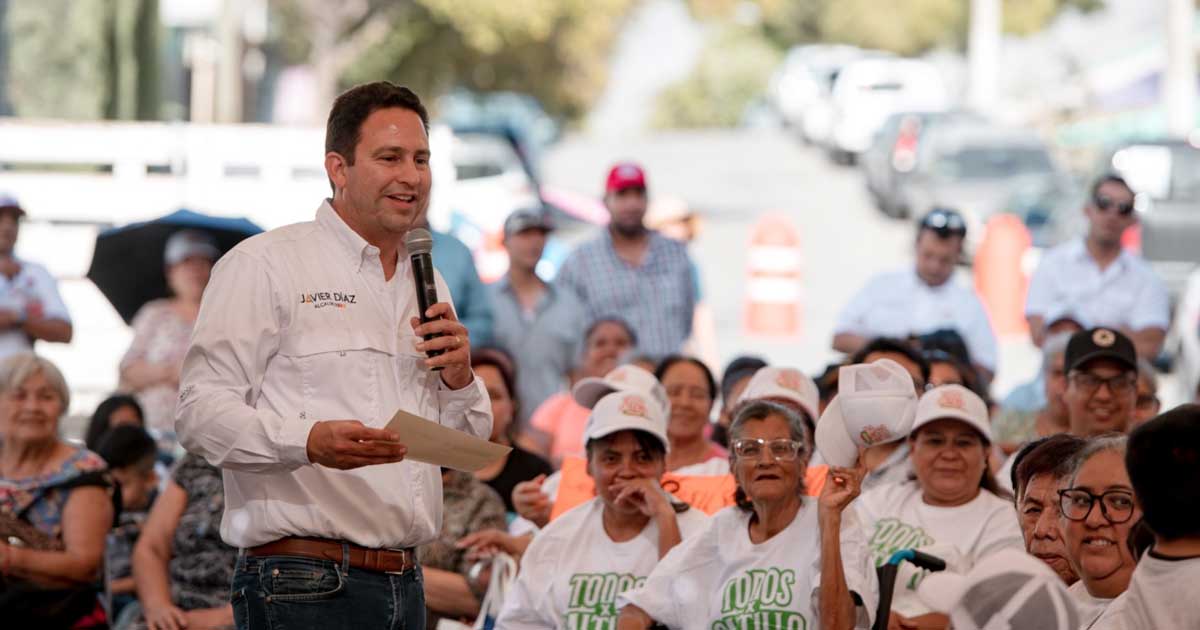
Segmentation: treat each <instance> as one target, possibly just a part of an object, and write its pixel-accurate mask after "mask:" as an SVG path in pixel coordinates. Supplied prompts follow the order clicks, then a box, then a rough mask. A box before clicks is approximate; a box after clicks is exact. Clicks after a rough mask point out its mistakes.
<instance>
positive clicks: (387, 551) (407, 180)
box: [176, 82, 492, 630]
mask: <svg viewBox="0 0 1200 630" xmlns="http://www.w3.org/2000/svg"><path fill="white" fill-rule="evenodd" d="M427 120H428V119H427V116H426V113H425V109H424V107H423V106H422V105H421V101H420V99H419V98H418V97H417V95H416V94H413V93H412V92H411V91H410V90H408V89H407V88H402V87H398V86H395V85H392V84H390V83H387V82H377V83H370V84H366V85H360V86H357V87H355V88H352V89H350V90H348V91H347V92H345V93H344V94H342V95H341V96H339V97H338V99H337V100H336V101H335V102H334V105H333V110H332V111H331V112H330V115H329V122H328V125H327V128H326V139H325V145H326V154H325V170H326V173H327V174H328V176H329V179H330V183H331V184H332V187H333V198H332V199H330V200H326V201H325V202H323V203H322V204H321V206H320V208H319V209H318V210H317V213H316V219H315V220H314V221H311V222H307V223H299V224H295V225H290V226H286V227H283V228H279V229H277V230H272V231H270V232H267V233H265V234H260V235H258V236H255V237H253V238H250V239H247V240H246V241H243V242H242V243H241V244H239V245H238V246H237V247H235V248H234V249H233V250H231V251H230V252H229V253H228V254H226V255H225V257H224V258H222V259H221V261H220V262H219V263H217V265H216V267H215V268H214V269H213V273H212V280H211V281H210V283H209V285H208V289H207V290H206V291H205V294H204V301H203V303H202V305H201V308H200V315H199V318H198V319H197V321H196V329H195V333H194V336H193V339H192V347H191V348H190V349H189V351H188V354H187V358H186V359H185V361H184V367H183V376H182V379H181V390H180V400H179V406H178V410H177V419H176V428H177V432H178V434H179V437H180V441H181V443H182V444H183V445H184V447H185V448H187V449H188V450H189V451H191V452H193V453H196V454H198V455H201V456H203V457H204V458H205V459H206V460H208V461H209V462H210V463H212V464H213V465H215V466H219V467H221V468H222V469H223V474H224V479H225V515H224V517H223V519H222V521H221V536H222V538H223V539H224V540H225V541H226V542H227V543H229V544H230V545H233V546H235V547H239V548H241V550H242V552H241V554H239V558H238V563H237V567H236V572H235V575H234V581H233V588H232V604H233V609H234V617H235V618H236V620H237V624H238V627H239V628H240V629H242V630H246V628H262V627H283V626H289V627H308V628H378V627H390V626H394V625H400V626H402V627H407V628H420V627H424V623H425V622H424V615H425V613H424V610H425V608H424V594H423V592H422V578H421V574H420V567H419V566H417V565H416V560H415V558H414V554H413V548H414V547H416V546H418V545H422V544H424V543H427V542H429V541H431V540H433V539H434V538H435V537H436V534H437V533H438V530H439V529H440V526H441V517H442V514H441V512H442V488H441V475H440V471H439V470H438V468H437V467H436V466H432V465H429V464H423V463H419V462H413V461H405V460H404V456H405V454H406V447H405V446H404V443H403V441H404V436H401V435H396V434H395V433H393V432H391V431H388V430H386V429H385V428H384V427H385V426H386V424H387V422H388V421H389V420H390V418H391V417H392V415H393V413H394V412H395V411H396V410H397V409H403V410H405V411H408V412H410V413H413V414H416V415H418V416H422V417H424V418H428V419H432V420H435V421H438V422H440V423H441V424H444V425H447V426H450V427H453V428H455V429H460V430H464V431H467V432H469V433H471V434H473V435H476V436H479V437H483V438H486V437H487V436H488V435H489V434H490V432H491V422H492V419H491V413H490V410H489V402H488V397H487V395H486V393H485V392H484V388H483V386H482V384H481V382H480V381H479V380H478V379H475V378H474V374H473V373H472V372H471V369H470V344H469V341H468V337H467V331H466V328H465V327H464V326H463V325H462V324H461V323H459V322H458V319H457V317H456V316H455V314H454V311H453V309H452V308H451V306H450V304H449V303H450V301H451V296H450V295H449V292H448V291H447V290H446V285H445V283H444V282H443V281H442V278H441V276H440V275H437V276H436V279H437V288H438V294H439V298H440V299H439V302H438V303H437V304H435V305H434V306H432V307H430V308H429V309H428V311H427V312H426V315H427V316H429V317H430V318H433V319H434V321H431V322H429V323H425V324H420V323H419V319H418V317H417V315H418V307H417V305H416V289H415V287H414V283H413V278H412V271H411V269H410V268H409V267H410V266H411V263H410V262H409V258H408V256H407V252H406V251H405V249H404V244H403V235H404V234H405V232H407V230H408V229H409V228H410V227H412V226H414V225H416V224H417V223H418V222H419V220H420V218H421V216H422V215H423V214H424V213H425V211H426V209H427V208H428V204H429V192H430V185H431V182H430V177H431V175H430V169H429V142H428V136H427V132H426V126H427ZM426 335H440V336H437V337H434V338H432V339H431V340H428V341H425V340H423V338H424V337H425V336H426ZM432 350H442V351H443V353H442V354H440V355H438V356H436V357H433V358H427V352H428V351H432ZM439 368H440V370H439ZM435 370H436V371H435ZM268 620H270V623H268ZM397 620H399V622H398V621H397Z"/></svg>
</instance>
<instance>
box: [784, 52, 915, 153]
mask: <svg viewBox="0 0 1200 630" xmlns="http://www.w3.org/2000/svg"><path fill="white" fill-rule="evenodd" d="M892 57H893V55H892V54H891V53H888V52H884V51H880V50H861V49H857V48H854V49H838V50H837V51H833V52H831V53H830V54H828V55H820V56H817V57H816V58H814V59H812V60H811V61H809V62H808V63H807V65H808V68H809V72H810V73H811V74H812V76H813V77H814V78H815V80H816V84H817V87H818V89H817V94H816V96H815V97H814V98H813V99H812V101H811V102H809V103H808V105H807V106H805V107H804V109H803V111H802V113H801V115H800V120H799V121H797V122H796V123H795V126H796V128H797V129H798V130H799V132H800V138H801V139H802V140H804V141H805V142H807V143H810V144H815V145H817V146H820V147H827V146H828V145H829V141H830V137H831V135H832V133H833V121H834V103H833V86H834V84H835V83H836V82H837V79H838V77H839V76H840V75H841V73H842V70H843V69H845V68H846V66H848V65H849V64H851V63H853V62H855V61H858V60H860V59H891V58H892Z"/></svg>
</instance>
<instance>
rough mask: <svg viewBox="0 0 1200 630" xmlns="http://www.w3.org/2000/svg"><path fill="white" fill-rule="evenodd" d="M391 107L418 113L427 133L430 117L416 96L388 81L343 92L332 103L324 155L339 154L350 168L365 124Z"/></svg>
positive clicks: (326, 125)
mask: <svg viewBox="0 0 1200 630" xmlns="http://www.w3.org/2000/svg"><path fill="white" fill-rule="evenodd" d="M389 107H399V108H401V109H407V110H409V111H411V112H413V113H415V114H416V115H417V116H419V117H420V118H421V124H422V125H423V126H424V127H425V131H426V132H428V131H429V113H428V112H426V111H425V105H423V104H422V103H421V98H420V97H419V96H417V94H416V93H415V92H413V91H412V90H410V89H408V88H406V87H404V86H402V85H396V84H395V83H391V82H389V81H374V82H372V83H363V84H361V85H356V86H354V87H352V88H350V89H349V90H346V91H345V92H342V93H341V94H340V95H338V97H337V98H336V99H335V100H334V101H333V107H332V108H331V109H330V110H329V120H327V121H326V123H325V153H337V154H338V155H340V156H342V159H344V160H346V163H347V164H350V165H353V164H354V149H355V147H357V146H358V141H359V140H360V139H361V138H362V124H363V121H365V120H366V119H367V118H368V117H369V116H370V115H371V114H373V113H374V112H375V111H377V110H380V109H386V108H389Z"/></svg>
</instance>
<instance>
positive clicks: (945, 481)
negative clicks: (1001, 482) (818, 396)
mask: <svg viewBox="0 0 1200 630" xmlns="http://www.w3.org/2000/svg"><path fill="white" fill-rule="evenodd" d="M822 422H824V420H822ZM908 446H909V448H910V449H911V455H910V457H911V460H912V465H913V471H914V473H915V479H913V480H911V481H908V482H902V483H895V484H887V485H883V486H880V487H876V488H874V489H872V490H869V491H867V492H865V493H864V494H863V495H862V497H861V498H860V499H859V500H858V501H857V502H856V503H855V509H856V511H857V513H858V517H859V520H860V521H861V522H862V525H863V527H864V528H865V530H864V534H865V537H866V538H867V548H868V551H869V553H870V554H871V557H872V559H873V561H874V563H875V565H876V566H879V565H882V564H884V563H886V562H887V561H888V559H889V558H890V557H891V555H892V554H893V553H895V552H897V551H901V550H904V549H917V548H921V549H924V550H926V551H928V552H929V553H931V554H932V555H935V556H938V557H940V558H942V559H943V560H945V561H946V564H947V566H948V570H950V571H953V572H958V573H965V572H966V571H968V570H970V569H971V568H972V567H973V566H974V565H975V563H976V562H977V561H978V560H979V559H980V558H982V557H984V556H986V555H988V554H990V553H993V552H995V551H998V550H1000V549H1007V548H1013V549H1020V550H1024V543H1023V539H1022V537H1021V528H1020V526H1019V524H1018V521H1017V514H1016V510H1015V509H1014V508H1013V505H1012V502H1011V500H1010V499H1006V498H1002V496H1001V494H1002V491H1001V490H1000V489H999V486H998V485H997V484H996V480H995V478H993V477H992V473H991V471H990V470H989V469H988V465H987V458H988V452H989V449H990V448H991V430H990V428H989V426H988V413H987V406H986V405H985V404H984V402H983V400H982V399H980V398H979V396H977V395H975V394H974V393H972V392H971V391H970V390H969V389H967V388H965V387H963V386H961V385H943V386H941V387H935V388H933V389H931V390H929V391H928V392H926V393H925V394H924V395H923V396H921V399H920V400H919V401H918V403H917V411H916V416H915V419H914V421H913V425H912V430H911V432H910V433H909V436H908ZM905 567H908V565H902V566H901V572H900V574H899V576H898V577H897V579H896V586H895V593H894V596H893V600H892V616H893V617H892V627H900V628H908V627H914V628H915V627H920V628H945V627H948V624H949V619H948V618H947V617H946V616H945V615H943V614H940V613H935V612H931V611H930V610H929V608H928V607H926V606H925V605H924V604H922V603H921V602H920V600H919V599H918V598H917V597H916V590H917V587H918V586H919V585H920V581H921V579H922V578H923V577H924V575H923V574H922V573H918V572H912V571H911V570H906V568H905ZM906 624H907V625H906Z"/></svg>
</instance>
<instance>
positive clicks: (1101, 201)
mask: <svg viewBox="0 0 1200 630" xmlns="http://www.w3.org/2000/svg"><path fill="white" fill-rule="evenodd" d="M1092 203H1094V204H1095V205H1096V207H1097V208H1099V209H1100V211H1101V212H1112V211H1113V210H1116V211H1117V214H1119V215H1121V216H1123V217H1127V216H1129V215H1131V214H1133V202H1132V201H1127V202H1124V203H1117V200H1116V199H1113V198H1112V197H1109V196H1108V195H1096V198H1095V199H1093V200H1092Z"/></svg>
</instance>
